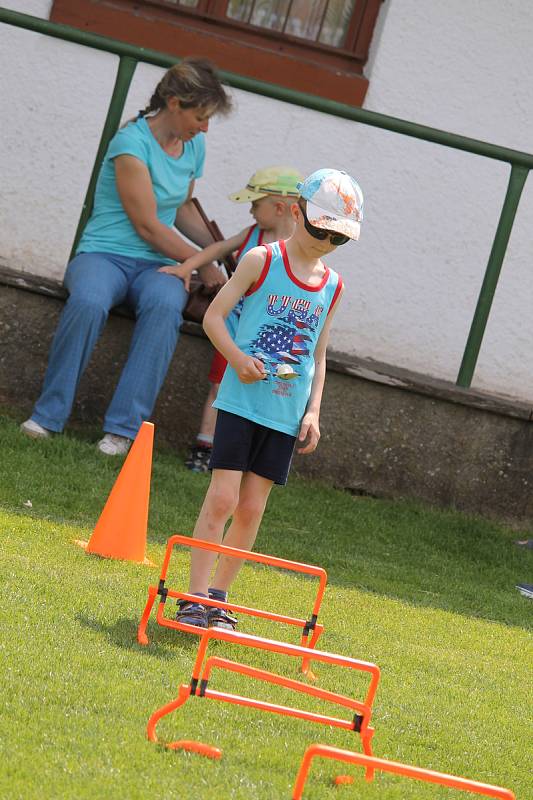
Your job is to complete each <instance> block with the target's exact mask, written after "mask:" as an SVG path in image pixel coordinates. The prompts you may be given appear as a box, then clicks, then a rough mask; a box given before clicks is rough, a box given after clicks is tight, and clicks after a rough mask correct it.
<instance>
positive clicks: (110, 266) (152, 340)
mask: <svg viewBox="0 0 533 800" xmlns="http://www.w3.org/2000/svg"><path fill="white" fill-rule="evenodd" d="M230 107H231V101H230V98H229V96H228V94H227V93H226V92H225V90H224V88H223V86H222V85H221V83H220V80H219V78H218V75H217V73H216V71H215V69H214V67H213V66H212V65H211V64H210V62H208V61H205V60H203V59H196V58H188V59H184V60H183V61H182V62H181V63H179V64H177V65H175V66H174V67H172V68H171V69H169V70H168V72H166V74H165V75H164V76H163V78H162V79H161V81H160V82H159V84H158V85H157V87H156V90H155V92H154V94H153V95H152V98H151V100H150V103H149V105H148V106H147V108H146V109H145V110H144V111H141V112H140V113H139V116H138V117H137V119H136V120H134V121H130V122H129V123H127V124H126V125H125V126H124V127H123V128H121V129H120V130H119V131H118V132H117V133H116V134H115V136H114V137H113V139H112V140H111V142H110V144H109V148H108V150H107V153H106V155H105V158H104V161H103V163H102V168H101V170H100V175H99V178H98V183H97V186H96V192H95V198H94V209H93V212H92V214H91V217H90V218H89V221H88V223H87V226H86V228H85V230H84V232H83V236H82V238H81V240H80V243H79V246H78V249H77V252H76V256H75V258H73V259H72V261H71V262H70V264H69V265H68V268H67V271H66V274H65V285H66V287H67V289H68V291H69V298H68V300H67V303H66V305H65V308H64V310H63V313H62V315H61V318H60V321H59V325H58V328H57V331H56V334H55V337H54V340H53V343H52V347H51V350H50V355H49V362H48V368H47V371H46V376H45V380H44V385H43V389H42V393H41V396H40V397H39V399H38V400H37V403H36V404H35V407H34V409H33V413H32V415H31V417H30V418H29V419H28V420H26V422H23V423H22V425H21V430H22V431H23V432H24V433H25V434H27V435H28V436H32V437H35V438H40V437H46V436H50V434H51V433H52V432H55V433H60V432H61V431H62V430H63V428H64V426H65V424H66V422H67V419H68V417H69V415H70V412H71V409H72V404H73V402H74V397H75V394H76V390H77V387H78V383H79V380H80V378H81V375H82V373H83V371H84V369H85V367H86V365H87V362H88V360H89V358H90V355H91V353H92V350H93V348H94V346H95V344H96V341H97V339H98V337H99V335H100V333H101V332H102V329H103V327H104V325H105V322H106V320H107V317H108V314H109V310H110V309H111V308H112V307H113V306H115V305H118V304H119V303H126V304H128V305H129V306H130V307H131V308H132V309H133V311H134V312H135V318H136V323H135V329H134V332H133V337H132V341H131V346H130V350H129V354H128V358H127V361H126V364H125V366H124V369H123V370H122V374H121V376H120V379H119V382H118V385H117V387H116V389H115V393H114V395H113V398H112V400H111V404H110V405H109V408H108V409H107V412H106V415H105V418H104V425H103V429H104V433H105V435H104V437H103V439H101V440H100V441H99V442H98V448H99V450H100V451H101V452H102V453H104V454H106V455H120V454H124V453H126V452H127V451H128V449H129V447H130V445H131V442H132V440H133V439H134V438H135V436H136V434H137V431H138V430H139V428H140V426H141V424H142V422H143V421H144V420H146V419H148V418H149V417H150V416H151V414H152V410H153V408H154V405H155V402H156V400H157V396H158V394H159V390H160V388H161V386H162V384H163V381H164V379H165V376H166V373H167V370H168V367H169V364H170V360H171V358H172V355H173V353H174V349H175V347H176V342H177V340H178V335H179V329H180V325H181V321H182V310H183V307H184V305H185V303H186V300H187V290H186V286H185V283H184V281H183V280H182V279H181V278H178V277H176V276H174V275H169V274H166V273H163V272H159V271H158V270H159V268H160V267H161V266H162V265H164V264H175V263H176V262H177V261H179V262H181V261H184V260H185V259H186V258H188V257H189V256H191V255H193V254H194V253H195V252H197V251H196V250H195V249H194V248H193V247H191V246H190V245H189V244H187V243H186V242H185V241H184V240H183V239H182V238H181V237H180V236H179V235H178V234H177V233H176V231H175V230H174V228H173V225H174V224H175V225H176V226H177V227H178V229H179V230H180V231H181V232H182V233H183V234H184V235H185V236H187V237H188V238H189V239H191V240H192V241H194V242H196V243H197V244H199V245H200V246H205V245H206V244H208V243H209V242H210V240H209V236H208V234H207V232H206V231H205V230H204V229H203V227H202V225H201V223H200V221H199V219H198V217H197V215H196V214H195V212H194V209H193V208H192V207H191V203H190V200H191V197H192V193H193V188H194V182H195V180H196V178H199V177H200V176H201V175H202V171H203V165H204V158H205V133H206V132H207V129H208V125H209V119H210V117H212V116H213V114H217V113H227V112H228V111H229V110H230ZM200 275H201V278H202V280H203V282H204V283H205V284H206V286H209V287H216V286H218V285H220V284H222V283H223V282H224V280H225V278H224V276H223V274H222V272H221V271H220V270H219V269H218V268H217V267H216V266H215V265H214V264H208V265H207V266H206V267H204V268H203V269H202V270H201V272H200Z"/></svg>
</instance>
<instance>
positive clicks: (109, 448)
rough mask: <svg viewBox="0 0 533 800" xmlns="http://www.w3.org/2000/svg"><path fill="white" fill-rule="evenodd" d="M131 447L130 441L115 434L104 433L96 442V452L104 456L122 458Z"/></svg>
mask: <svg viewBox="0 0 533 800" xmlns="http://www.w3.org/2000/svg"><path fill="white" fill-rule="evenodd" d="M131 445H132V440H131V439H128V438H127V437H126V436H119V435H118V434H116V433H106V435H105V436H104V438H103V439H100V441H99V442H98V450H99V451H100V452H101V453H103V454H104V455H105V456H124V455H126V453H127V452H128V450H129V449H130V447H131Z"/></svg>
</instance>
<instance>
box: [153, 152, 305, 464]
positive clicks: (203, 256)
mask: <svg viewBox="0 0 533 800" xmlns="http://www.w3.org/2000/svg"><path fill="white" fill-rule="evenodd" d="M302 180H303V176H302V175H301V173H300V172H298V170H297V169H295V168H294V167H285V166H272V167H263V168H262V169H259V170H257V172H254V174H253V175H252V176H251V178H250V179H249V180H248V182H247V184H246V186H245V187H244V188H243V189H240V190H239V191H237V192H233V194H230V195H229V199H230V200H232V201H233V202H234V203H251V208H250V214H251V215H252V217H253V218H254V220H255V223H254V224H253V225H250V226H248V227H246V228H244V229H243V230H242V231H240V232H239V233H237V234H236V235H235V236H232V237H230V238H229V239H226V240H224V241H223V242H215V243H214V244H212V245H209V247H206V248H205V249H204V250H202V251H201V252H199V253H196V254H195V255H194V256H192V257H191V258H188V259H187V260H186V261H184V262H183V263H182V264H177V265H176V266H169V267H162V268H161V270H160V271H161V272H167V273H170V274H172V275H177V276H178V277H179V278H182V279H186V278H187V277H189V276H190V274H191V272H192V271H193V270H196V269H199V268H200V267H202V266H203V265H204V264H210V263H211V262H213V261H216V260H220V259H222V258H224V256H226V255H228V254H229V253H235V252H236V254H237V261H238V260H240V259H241V258H242V257H243V256H244V255H245V253H247V252H248V250H250V249H251V248H252V247H257V246H258V245H260V244H270V243H271V242H277V241H278V240H279V239H287V238H289V236H291V235H292V233H293V231H294V220H293V218H292V215H291V212H290V207H291V203H294V201H295V200H296V199H297V198H298V197H299V194H300V193H299V190H298V183H299V182H300V181H302ZM240 309H241V303H240V302H239V303H238V304H237V306H236V307H235V308H234V310H233V311H232V312H231V314H230V315H229V316H228V318H227V320H226V325H227V327H228V330H229V331H230V333H232V334H234V333H235V330H236V327H237V322H238V318H239V314H240ZM226 365H227V361H226V359H225V358H224V356H223V355H221V353H219V352H218V351H215V353H214V356H213V359H212V361H211V367H210V369H209V374H208V380H209V383H210V387H209V392H208V394H207V397H206V400H205V403H204V407H203V411H202V419H201V423H200V430H199V432H198V435H197V438H196V442H195V443H194V445H193V446H192V448H191V452H190V455H189V457H188V458H187V460H186V461H185V465H186V466H187V467H188V468H189V469H190V470H192V471H193V472H207V471H208V464H209V458H210V455H211V447H212V444H213V436H214V432H215V423H216V418H217V410H216V408H213V402H214V401H215V399H216V396H217V393H218V387H219V385H220V382H221V381H222V376H223V375H224V371H225V369H226Z"/></svg>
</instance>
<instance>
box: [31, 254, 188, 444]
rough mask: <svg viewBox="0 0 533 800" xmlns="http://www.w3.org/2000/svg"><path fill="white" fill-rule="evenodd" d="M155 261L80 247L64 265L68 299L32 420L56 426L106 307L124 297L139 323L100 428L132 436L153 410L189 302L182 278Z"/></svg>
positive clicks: (65, 412)
mask: <svg viewBox="0 0 533 800" xmlns="http://www.w3.org/2000/svg"><path fill="white" fill-rule="evenodd" d="M160 266H161V262H160V261H157V262H156V261H147V260H145V259H136V258H128V257H126V256H119V255H115V254H113V253H80V254H79V255H77V256H76V257H75V258H74V259H73V260H72V261H71V262H70V264H69V266H68V268H67V271H66V274H65V285H66V287H67V289H68V290H69V298H68V300H67V303H66V305H65V308H64V310H63V313H62V315H61V318H60V320H59V325H58V328H57V331H56V334H55V337H54V340H53V342H52V347H51V350H50V355H49V361H48V368H47V370H46V376H45V380H44V386H43V390H42V393H41V396H40V397H39V399H38V401H37V403H36V404H35V408H34V410H33V414H32V419H34V420H35V421H36V422H38V423H39V424H40V425H42V426H43V427H44V428H47V429H48V430H51V431H56V432H60V431H62V430H63V428H64V426H65V423H66V421H67V419H68V417H69V415H70V412H71V409H72V404H73V402H74V396H75V394H76V390H77V388H78V383H79V381H80V378H81V376H82V374H83V371H84V369H85V367H86V366H87V363H88V361H89V358H90V356H91V353H92V351H93V348H94V346H95V344H96V342H97V339H98V337H99V336H100V334H101V332H102V330H103V328H104V325H105V323H106V320H107V317H108V314H109V310H110V309H111V308H112V307H113V306H116V305H118V304H119V303H127V304H128V305H129V306H131V308H132V309H133V310H134V312H135V316H136V323H135V329H134V331H133V337H132V340H131V345H130V350H129V353H128V358H127V361H126V364H125V366H124V369H123V370H122V374H121V376H120V380H119V382H118V386H117V388H116V390H115V393H114V395H113V399H112V400H111V405H110V406H109V408H108V409H107V412H106V415H105V419H104V431H106V432H107V433H116V434H119V435H120V436H127V437H129V438H130V439H134V438H135V436H136V434H137V431H138V430H139V428H140V426H141V424H142V422H143V421H144V420H146V419H148V418H149V417H150V416H151V414H152V411H153V408H154V405H155V402H156V400H157V396H158V394H159V390H160V389H161V386H162V384H163V381H164V379H165V376H166V374H167V370H168V367H169V364H170V361H171V359H172V356H173V354H174V349H175V347H176V342H177V340H178V335H179V328H180V325H181V321H182V311H183V307H184V305H185V302H186V300H187V292H186V291H185V287H184V285H183V282H182V281H181V280H180V279H179V278H176V277H175V276H174V275H166V274H165V273H163V272H157V269H158V268H159V267H160Z"/></svg>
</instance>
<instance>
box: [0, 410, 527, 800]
mask: <svg viewBox="0 0 533 800" xmlns="http://www.w3.org/2000/svg"><path fill="white" fill-rule="evenodd" d="M16 422H17V420H15V418H14V416H13V415H12V414H11V413H10V412H9V411H8V410H6V411H5V412H4V413H3V415H1V416H0V441H1V443H2V446H1V463H0V576H1V580H2V586H3V591H2V604H1V610H0V626H1V627H0V630H1V637H0V667H1V673H0V674H1V678H0V681H1V683H0V690H1V698H2V713H1V715H0V797H1V798H6V800H7V799H9V800H16V798H21V800H22V799H24V800H31V799H33V798H35V799H36V800H37V798H39V800H48V798H49V799H50V800H52V798H53V800H57V799H58V798H76V799H77V800H78V799H80V800H83V799H84V798H94V799H95V800H96V799H97V798H98V800H99V799H100V798H113V800H114V799H115V798H116V799H117V800H118V799H119V798H120V800H122V799H123V798H126V799H127V800H129V799H130V798H143V799H144V798H152V797H153V798H158V797H165V798H176V799H178V798H179V800H189V798H190V800H196V798H199V799H200V800H203V799H204V798H207V799H208V800H211V799H212V800H226V798H232V799H233V798H235V800H241V798H242V800H244V798H247V800H248V798H254V800H255V799H257V800H275V799H276V800H277V798H290V797H291V794H292V787H293V784H294V780H295V776H296V772H297V769H298V766H299V762H300V759H301V757H302V755H303V752H304V750H305V748H306V746H307V745H308V744H310V743H312V742H324V743H327V744H335V745H337V746H341V747H346V748H352V749H353V748H355V749H357V750H360V742H359V738H358V737H357V736H354V735H353V734H350V733H348V732H346V731H341V730H337V729H333V730H330V729H329V728H327V727H325V726H323V725H317V724H312V723H309V722H305V721H302V720H289V719H287V718H286V717H280V716H277V715H273V714H266V713H261V712H258V711H256V710H251V709H250V710H247V709H243V708H240V707H237V706H232V705H228V704H226V703H217V702H215V701H212V700H202V699H199V698H191V699H189V701H188V702H187V703H186V705H185V706H184V707H183V708H181V709H179V710H178V711H176V712H175V713H174V714H172V715H170V716H168V717H166V718H165V719H164V720H163V721H162V722H161V723H160V726H159V727H158V734H159V735H160V737H162V738H166V739H169V740H171V739H184V738H196V739H199V740H201V741H204V742H207V743H209V744H213V745H216V746H218V747H220V748H221V749H222V750H223V752H224V755H223V758H222V759H221V760H220V761H210V760H207V759H204V758H202V757H200V756H197V755H193V754H185V753H183V752H170V751H167V750H165V749H164V748H162V747H160V746H156V745H154V744H152V743H150V742H148V741H147V739H146V735H145V729H146V723H147V721H148V718H149V716H150V715H151V713H152V712H153V711H154V710H155V709H156V708H158V707H159V706H162V705H163V704H165V703H167V702H169V701H170V700H172V699H173V698H174V697H175V696H176V694H177V687H178V685H179V684H180V683H187V682H188V681H189V679H190V675H191V669H192V663H193V659H194V656H195V652H196V648H197V645H198V639H197V637H195V636H190V635H185V634H180V633H177V632H174V631H170V630H168V629H166V628H162V627H159V626H157V625H156V624H155V622H154V621H151V623H150V624H149V626H148V634H149V637H150V645H149V646H148V647H147V648H142V647H140V646H139V645H138V644H137V643H136V628H137V625H138V622H139V619H140V615H141V613H142V609H143V607H144V603H145V601H146V596H147V587H148V585H149V584H150V583H152V584H153V583H157V579H158V574H159V571H158V569H153V568H148V567H143V566H137V565H135V564H131V563H126V562H118V561H110V560H103V559H100V558H97V557H94V556H88V555H87V554H85V553H84V552H83V550H81V549H80V548H79V547H77V546H76V545H74V544H73V540H74V539H87V538H89V536H90V534H91V531H92V528H93V527H94V524H95V522H96V520H97V518H98V516H99V513H100V511H101V509H102V507H103V505H104V503H105V500H106V498H107V495H108V493H109V491H110V489H111V487H112V485H113V483H114V480H115V478H116V476H117V474H118V472H119V469H120V466H121V461H120V460H118V461H117V460H114V459H106V458H105V457H103V456H100V455H99V454H97V453H96V451H95V448H94V439H95V436H91V432H87V431H80V432H77V433H75V434H71V435H67V436H62V437H57V438H55V439H53V440H51V441H46V442H35V441H31V440H28V439H26V438H24V437H23V436H22V435H21V434H19V432H18V429H17V424H16ZM207 481H208V479H207V477H206V476H198V475H193V474H191V473H189V472H188V471H187V470H185V469H184V468H183V467H182V461H181V459H180V458H179V457H178V456H177V455H175V454H173V453H171V452H168V451H164V452H158V453H156V454H155V456H154V464H153V473H152V494H151V507H150V517H149V531H148V555H149V557H150V558H151V559H152V560H154V561H156V562H157V563H158V564H159V565H160V564H161V561H162V557H163V553H164V544H165V542H166V540H167V538H168V537H169V536H170V535H171V534H172V533H184V534H190V532H191V530H192V526H193V524H194V520H195V516H196V513H197V511H198V509H199V506H200V503H201V500H202V498H203V494H204V492H205V489H206V487H207ZM28 501H30V502H31V507H30V506H29V505H28V504H27V503H28ZM526 536H527V532H523V533H520V534H519V533H518V532H516V531H511V530H510V529H507V528H505V527H504V526H502V525H498V524H496V523H491V522H487V521H486V520H482V519H479V518H476V517H469V516H465V515H463V514H459V513H455V512H452V511H441V510H436V509H432V508H427V507H424V506H421V505H417V504H414V503H411V502H388V501H382V500H375V499H370V498H354V497H352V496H351V495H349V494H346V493H343V492H340V491H337V490H335V489H332V488H329V487H326V486H324V485H321V484H318V483H311V482H309V481H304V480H302V479H299V478H296V477H294V478H291V479H290V481H289V485H288V486H287V487H286V488H285V489H275V490H274V492H273V494H272V497H271V500H270V505H269V508H268V510H267V513H266V515H265V519H264V522H263V526H262V528H261V532H260V535H259V538H258V542H257V550H259V551H261V552H264V553H270V554H273V555H277V556H281V557H285V558H290V559H294V560H298V561H305V562H308V563H313V564H318V565H320V566H322V567H324V568H325V569H326V570H327V572H328V576H329V582H328V588H327V590H326V595H325V599H324V603H323V613H322V616H321V621H322V622H323V623H324V625H325V627H326V630H325V633H324V635H323V637H322V639H321V640H320V642H319V647H320V648H321V649H324V650H328V651H332V652H337V653H341V654H344V655H349V656H353V657H355V658H359V659H363V660H367V661H373V662H375V663H377V664H378V665H379V666H380V668H381V670H382V677H381V683H380V686H379V688H378V694H377V697H376V702H375V704H374V717H373V724H374V726H375V729H376V734H375V736H374V742H373V747H374V753H375V755H377V756H380V757H384V758H390V759H394V760H398V761H405V762H407V763H411V764H415V765H417V766H421V767H426V768H430V769H436V770H439V771H443V772H451V773H453V774H457V775H464V776H467V777H470V778H474V779H477V780H480V781H484V782H487V783H495V784H497V785H501V786H505V787H508V788H511V789H512V790H513V791H514V792H515V793H516V796H517V798H519V799H520V800H528V798H531V797H532V796H533V792H532V788H531V774H530V769H531V707H532V696H531V666H532V663H533V658H532V657H533V648H532V644H531V612H532V610H533V604H532V602H531V601H530V600H527V599H525V598H523V597H522V596H521V595H520V594H519V593H518V591H517V590H516V589H515V584H516V583H518V582H522V581H528V582H531V580H532V575H533V554H532V553H531V551H529V552H528V551H525V552H524V551H522V550H519V548H517V547H516V546H515V545H514V544H513V540H514V539H516V538H519V537H524V538H526ZM187 556H188V553H187V552H186V551H181V552H179V551H176V555H175V557H174V560H173V562H172V570H171V576H172V577H171V579H170V580H169V581H168V585H170V586H171V587H172V588H183V587H184V584H185V582H186V570H187ZM315 589H316V583H315V582H313V581H311V580H309V579H306V578H304V577H298V576H295V575H292V574H288V573H286V572H283V571H277V570H272V569H269V568H266V567H261V566H253V565H246V566H245V567H244V568H243V570H242V572H241V574H240V576H239V579H238V583H237V584H236V586H235V591H234V595H233V597H234V598H235V601H236V602H241V603H243V604H245V605H251V606H257V607H263V608H270V609H273V610H276V611H279V612H280V613H286V614H289V615H292V614H294V615H295V616H302V617H307V616H308V615H309V612H310V610H311V605H312V600H313V598H314V592H315ZM169 610H170V609H169ZM241 625H242V629H243V630H244V631H246V632H250V633H254V632H257V633H260V634H262V635H266V636H268V637H270V638H279V639H282V640H284V641H291V642H294V643H297V641H298V635H297V634H298V632H297V629H292V628H288V627H286V626H276V625H274V624H273V623H269V622H268V621H261V620H257V619H255V618H245V617H242V618H241ZM214 651H216V653H217V654H220V655H224V656H227V657H229V658H234V659H236V660H240V661H243V662H245V663H250V664H254V665H256V666H262V667H264V668H266V669H269V670H272V671H275V672H280V673H281V674H285V675H289V676H292V677H298V676H297V672H296V666H297V665H296V662H295V660H294V659H292V658H287V657H284V656H276V655H273V654H270V653H264V652H261V651H256V650H249V649H246V650H244V649H243V648H237V647H235V646H229V645H226V644H223V643H218V644H215V645H214ZM315 671H316V672H317V676H318V685H320V686H323V687H325V688H328V689H333V690H335V691H339V692H341V693H350V692H354V693H355V694H357V696H358V697H359V698H361V697H362V693H363V692H364V689H365V688H366V683H365V681H364V680H362V679H361V677H360V676H355V675H353V674H352V673H351V671H348V670H345V669H340V668H337V667H330V666H327V665H317V666H316V669H315ZM210 685H211V684H210ZM212 688H213V689H215V688H216V689H220V690H222V691H230V692H234V693H237V694H250V695H252V696H257V697H261V698H268V699H270V700H272V702H279V703H289V704H295V705H296V706H298V707H305V708H310V709H312V710H314V711H319V712H323V713H326V714H333V715H334V716H340V717H346V718H348V717H349V716H350V714H349V712H347V711H346V710H342V709H339V708H332V707H331V706H324V705H323V704H321V703H320V701H318V700H315V699H311V698H302V696H297V697H296V698H295V699H293V698H292V697H291V695H290V693H289V692H288V691H286V690H283V689H278V688H276V687H270V686H266V685H257V684H256V682H252V681H251V680H249V679H245V678H243V677H241V676H237V675H231V674H226V673H214V676H213V681H212ZM339 772H340V773H350V774H353V775H354V776H356V782H355V784H354V785H353V786H346V787H338V788H335V787H334V786H333V784H332V776H333V775H335V774H338V773H339ZM462 796H464V797H467V796H468V797H473V795H470V794H469V795H466V794H464V793H463V792H457V791H452V790H447V789H441V788H438V787H435V786H431V785H429V784H421V783H418V782H414V781H408V780H406V779H402V778H397V777H394V776H391V775H385V774H378V775H377V777H376V780H375V781H374V783H373V784H367V783H366V782H365V781H364V778H363V776H362V771H358V770H357V769H355V768H352V767H348V765H344V764H339V765H335V764H333V763H331V762H324V761H317V762H316V763H315V765H314V766H313V768H312V770H311V774H310V778H309V780H308V783H307V788H306V792H305V794H304V797H305V799H306V800H313V798H315V799H318V798H325V799H326V800H327V798H338V799H339V800H340V799H341V798H347V799H348V798H351V797H353V798H355V797H357V798H364V799H365V800H367V799H368V800H370V799H371V798H372V799H373V798H379V799H380V800H385V798H386V799H387V800H404V799H405V798H452V797H462Z"/></svg>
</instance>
